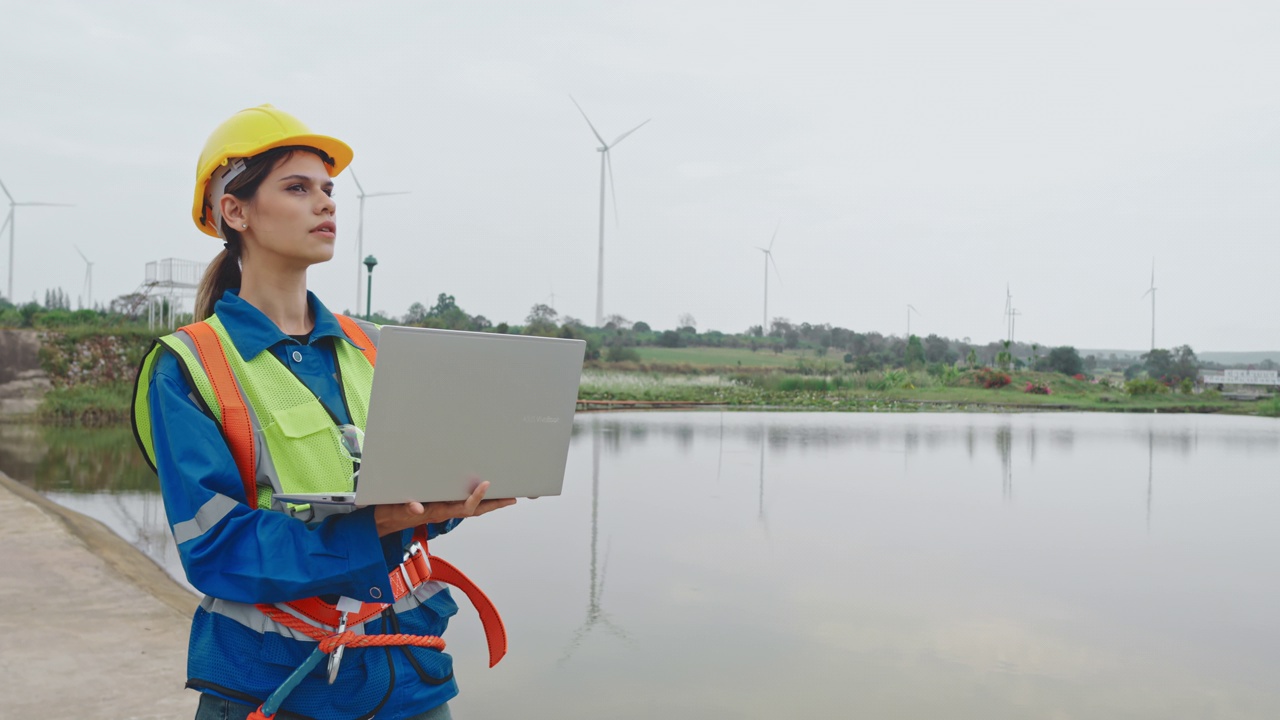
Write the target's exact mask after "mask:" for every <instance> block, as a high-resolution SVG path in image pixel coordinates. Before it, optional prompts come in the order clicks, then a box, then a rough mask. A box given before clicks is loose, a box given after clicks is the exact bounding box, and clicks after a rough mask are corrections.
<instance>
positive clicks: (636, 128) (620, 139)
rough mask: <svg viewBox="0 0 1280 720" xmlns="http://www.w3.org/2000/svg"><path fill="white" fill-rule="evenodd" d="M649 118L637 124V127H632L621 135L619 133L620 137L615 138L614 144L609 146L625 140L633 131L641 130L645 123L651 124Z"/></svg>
mask: <svg viewBox="0 0 1280 720" xmlns="http://www.w3.org/2000/svg"><path fill="white" fill-rule="evenodd" d="M652 119H653V118H649V120H652ZM649 120H645V121H644V122H642V123H640V124H639V125H637V126H635V127H633V128H631V129H630V130H628V131H626V132H624V133H622V134H621V135H619V136H618V138H617V139H616V140H614V141H613V144H612V145H610V146H609V147H613V146H614V145H617V144H618V143H620V142H622V141H623V139H625V138H626V137H627V136H628V135H630V134H631V133H633V132H635V131H637V130H639V129H640V128H642V127H644V126H645V125H648V124H649Z"/></svg>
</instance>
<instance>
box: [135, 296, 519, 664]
mask: <svg viewBox="0 0 1280 720" xmlns="http://www.w3.org/2000/svg"><path fill="white" fill-rule="evenodd" d="M335 317H336V318H337V320H338V323H339V325H341V327H342V330H343V332H344V333H346V335H347V338H348V339H350V340H351V344H348V343H345V342H334V343H333V347H334V353H335V356H336V359H337V367H338V378H339V382H340V384H341V386H342V393H343V397H344V400H345V402H346V405H347V409H348V414H349V415H350V420H351V423H352V424H353V425H355V426H356V427H358V428H360V430H361V431H363V430H364V427H365V421H366V419H367V416H368V410H369V394H370V390H371V388H372V385H373V370H374V366H375V364H376V363H377V357H378V351H377V338H378V326H377V325H374V324H372V323H367V322H363V321H357V320H353V319H351V318H349V317H346V316H343V315H335ZM352 344H354V346H355V347H353V346H352ZM162 352H169V353H171V354H173V355H174V356H175V357H176V358H177V359H178V361H179V363H180V364H181V365H182V366H183V368H184V374H185V375H186V377H187V378H188V380H189V381H190V383H191V384H192V386H193V388H194V389H195V391H196V393H195V394H196V395H197V396H198V399H199V402H200V403H201V404H202V405H203V407H202V409H203V410H204V411H205V412H206V414H208V415H209V417H211V418H212V419H213V420H214V421H215V422H216V423H217V424H218V426H219V428H220V429H221V430H222V434H223V436H224V437H225V438H226V441H227V446H228V448H229V449H230V451H231V455H232V457H233V458H234V460H235V464H236V468H237V469H238V470H239V472H240V479H241V482H242V483H243V485H244V490H245V497H246V498H248V499H249V502H250V503H251V504H253V505H254V506H255V507H257V508H258V509H259V510H264V511H267V510H271V511H280V512H286V513H289V514H298V513H299V511H302V513H304V514H305V513H306V512H307V511H308V508H307V507H306V506H291V505H289V504H287V503H283V502H280V501H276V500H274V499H273V498H274V496H275V495H277V494H281V493H289V494H294V493H319V492H350V491H351V490H352V487H351V482H352V470H353V465H352V462H351V459H350V456H349V454H348V453H347V452H346V451H344V449H343V447H342V441H341V437H340V433H339V432H338V419H337V418H336V417H334V416H333V415H332V414H331V413H330V412H329V410H328V409H326V408H325V407H324V404H323V403H322V402H320V399H319V398H317V397H316V395H315V393H313V392H312V391H311V390H310V389H309V388H308V387H307V386H306V385H304V384H303V383H302V381H301V380H299V379H298V378H297V377H296V376H294V374H293V373H292V372H291V371H290V370H289V369H288V368H287V367H286V366H285V365H284V363H282V362H280V361H279V359H278V358H276V357H275V356H274V355H272V354H271V352H269V351H264V352H261V353H259V354H258V355H257V356H256V357H253V358H249V359H245V358H242V357H241V356H240V353H239V352H238V351H237V350H236V349H235V345H234V343H233V342H232V341H231V336H230V335H229V334H228V333H227V330H226V327H225V326H224V325H223V324H222V321H221V320H220V319H219V318H218V317H217V316H216V315H214V316H211V317H210V318H209V319H208V320H205V321H203V322H198V323H193V324H191V325H187V326H185V327H183V328H180V329H179V330H178V331H177V332H175V333H173V334H171V335H167V336H164V337H161V338H159V339H158V340H157V341H156V344H155V346H153V347H152V349H151V351H150V352H148V353H147V355H146V357H145V358H143V361H142V363H141V365H140V367H139V369H138V382H137V387H136V388H135V392H134V406H133V425H134V435H135V438H136V439H137V441H138V445H139V446H140V447H141V448H142V452H143V455H145V456H146V458H147V461H148V463H150V464H151V467H152V468H153V469H154V468H155V448H154V444H153V440H152V435H151V412H150V404H149V402H148V397H147V395H148V392H147V390H148V385H149V379H150V377H151V374H152V373H153V372H154V370H155V363H156V361H157V360H158V358H159V356H160V353H162ZM389 579H390V583H391V588H392V592H393V595H394V597H392V598H387V600H389V602H387V603H382V602H374V603H362V605H361V608H360V609H359V610H358V611H353V612H351V613H350V614H349V616H348V618H347V627H348V628H355V627H357V626H359V625H360V624H361V623H363V622H364V621H365V620H368V619H370V618H373V617H376V616H377V615H379V614H380V613H381V612H382V611H383V610H385V609H386V608H387V607H391V606H392V605H393V604H395V602H396V601H397V600H399V599H401V598H403V597H404V596H406V595H408V594H410V593H412V592H413V590H414V589H415V588H417V587H419V586H420V585H422V584H423V583H426V582H428V581H433V580H434V581H437V582H442V583H446V584H449V585H453V586H455V587H457V588H458V589H459V590H462V591H463V593H464V594H466V595H467V598H468V599H469V600H471V602H472V604H473V605H475V607H476V609H477V611H479V613H480V619H481V622H482V623H483V625H484V629H485V636H486V639H487V641H488V645H489V662H490V665H491V666H492V665H496V664H497V662H498V661H499V660H501V659H502V656H503V655H505V654H506V649H507V641H506V630H505V628H504V627H503V624H502V619H501V617H500V616H499V615H498V613H497V610H496V609H495V608H494V606H493V603H492V602H491V601H490V600H489V598H488V597H487V596H486V595H485V594H484V593H483V592H482V591H481V590H480V589H479V588H478V587H476V585H475V583H474V582H472V581H471V580H470V579H469V578H467V576H466V575H463V574H462V572H461V571H459V570H458V569H457V568H455V567H454V566H453V565H451V564H450V563H448V562H447V561H445V560H443V559H441V558H439V557H437V556H433V555H430V554H429V553H428V551H427V543H426V531H425V527H424V528H419V529H418V531H417V532H415V534H414V542H413V543H411V545H410V546H409V547H407V548H406V559H405V561H404V563H402V564H401V565H400V566H398V567H396V568H395V569H393V570H392V571H391V573H390V575H389ZM216 606H217V608H218V611H219V612H220V614H223V615H227V616H229V617H232V618H233V619H236V620H237V621H239V622H241V623H242V624H249V625H251V626H261V623H262V622H263V621H264V619H265V620H266V621H267V622H268V623H270V622H273V621H271V620H270V619H269V618H263V617H262V616H261V615H260V614H259V613H256V612H255V613H252V615H254V616H255V617H253V618H252V619H249V618H247V617H246V612H245V610H247V609H248V608H251V607H253V606H247V607H246V606H242V605H241V604H240V603H232V602H229V601H222V600H219V601H217V603H216ZM264 607H270V606H264ZM277 607H279V608H281V609H284V610H285V611H286V612H290V613H292V614H294V615H295V616H300V617H303V618H306V619H308V620H310V621H312V622H314V623H318V624H319V625H321V626H324V627H327V628H336V627H337V626H338V624H339V619H340V615H341V613H340V612H339V611H338V609H337V607H336V606H335V605H334V604H331V603H328V602H325V601H323V600H321V599H320V598H307V599H303V600H295V601H291V602H288V603H280V604H278V605H277ZM273 629H275V630H276V631H279V632H281V634H284V635H288V636H293V637H295V638H297V639H303V638H301V637H298V634H297V633H296V632H293V631H290V630H288V629H287V628H285V627H283V626H279V627H276V628H273Z"/></svg>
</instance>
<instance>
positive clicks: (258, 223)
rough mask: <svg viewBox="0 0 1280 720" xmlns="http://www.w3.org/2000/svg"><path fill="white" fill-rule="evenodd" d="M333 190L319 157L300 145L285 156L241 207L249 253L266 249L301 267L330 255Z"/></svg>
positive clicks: (335, 229)
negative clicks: (302, 148)
mask: <svg viewBox="0 0 1280 720" xmlns="http://www.w3.org/2000/svg"><path fill="white" fill-rule="evenodd" d="M332 193H333V180H332V179H331V178H330V177H329V173H328V172H327V170H326V168H325V164H324V162H322V161H321V160H320V158H319V157H317V156H316V155H315V154H313V153H309V152H305V151H300V152H295V153H293V154H292V155H290V156H289V157H288V158H286V159H285V160H284V162H282V163H280V164H279V165H278V166H276V168H275V169H274V170H272V171H271V172H270V173H269V174H268V175H267V179H266V180H264V181H263V182H262V184H261V185H260V186H258V192H257V193H256V194H255V195H254V196H253V199H252V200H251V201H249V202H248V203H246V204H245V205H244V206H243V207H242V214H243V218H242V219H241V220H240V221H239V222H241V223H244V224H247V225H248V226H249V227H248V229H247V230H241V234H242V235H243V236H244V239H245V242H246V248H245V250H246V253H245V255H246V259H248V258H250V257H253V256H254V255H256V254H259V253H262V254H264V255H270V256H274V257H273V258H272V259H274V260H276V261H283V263H284V264H285V265H299V266H302V267H306V266H310V265H314V264H316V263H322V262H326V261H328V260H331V259H332V258H333V245H334V239H335V238H336V236H337V232H338V226H337V222H336V219H335V215H336V213H337V205H336V204H335V203H334V202H333V197H332V196H331V195H332Z"/></svg>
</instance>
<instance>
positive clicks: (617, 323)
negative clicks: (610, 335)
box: [604, 315, 631, 330]
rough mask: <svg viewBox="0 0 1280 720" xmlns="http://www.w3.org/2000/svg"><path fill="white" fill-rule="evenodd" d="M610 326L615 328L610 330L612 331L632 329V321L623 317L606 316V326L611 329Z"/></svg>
mask: <svg viewBox="0 0 1280 720" xmlns="http://www.w3.org/2000/svg"><path fill="white" fill-rule="evenodd" d="M610 325H612V326H613V327H612V328H609V329H610V330H629V329H631V321H630V320H628V319H626V318H624V317H622V316H621V315H606V316H605V318H604V326H605V327H609V326H610Z"/></svg>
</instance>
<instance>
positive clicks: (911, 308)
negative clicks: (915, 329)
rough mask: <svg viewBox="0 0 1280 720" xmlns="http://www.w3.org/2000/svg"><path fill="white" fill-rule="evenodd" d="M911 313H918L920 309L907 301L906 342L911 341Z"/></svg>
mask: <svg viewBox="0 0 1280 720" xmlns="http://www.w3.org/2000/svg"><path fill="white" fill-rule="evenodd" d="M911 313H915V314H917V315H919V314H920V311H919V310H917V309H916V306H915V305H912V304H911V303H907V342H911Z"/></svg>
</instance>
